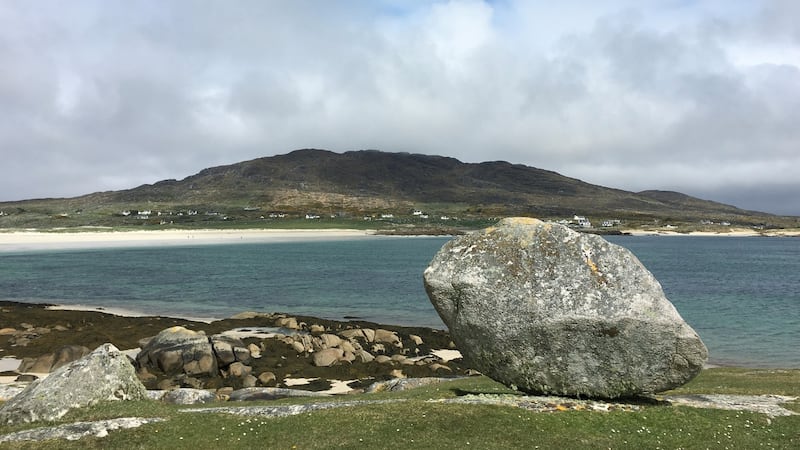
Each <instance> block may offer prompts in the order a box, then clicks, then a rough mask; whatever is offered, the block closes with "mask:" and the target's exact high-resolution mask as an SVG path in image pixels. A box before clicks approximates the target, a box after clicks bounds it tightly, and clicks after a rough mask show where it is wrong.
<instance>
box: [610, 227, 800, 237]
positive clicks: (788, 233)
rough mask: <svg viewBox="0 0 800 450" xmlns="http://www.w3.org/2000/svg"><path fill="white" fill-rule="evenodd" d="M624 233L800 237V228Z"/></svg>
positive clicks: (628, 231)
mask: <svg viewBox="0 0 800 450" xmlns="http://www.w3.org/2000/svg"><path fill="white" fill-rule="evenodd" d="M620 231H622V233H625V234H629V235H631V236H709V237H758V236H766V237H800V229H796V228H792V229H783V230H755V229H751V228H730V229H729V230H726V231H690V232H688V233H681V232H678V231H675V230H670V229H664V228H659V229H646V230H642V229H626V230H620Z"/></svg>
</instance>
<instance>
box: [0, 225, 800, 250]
mask: <svg viewBox="0 0 800 450" xmlns="http://www.w3.org/2000/svg"><path fill="white" fill-rule="evenodd" d="M620 231H622V232H623V233H625V234H629V235H632V236H727V237H755V236H770V237H800V229H797V228H794V229H782V230H755V229H751V228H737V227H732V228H730V229H729V230H725V231H692V232H688V233H683V232H678V231H675V230H672V229H667V228H654V229H635V228H632V229H623V230H620ZM368 236H375V231H374V230H353V229H314V230H298V229H246V230H212V229H200V230H148V231H105V230H102V229H98V230H96V231H95V230H92V231H67V230H54V231H36V230H25V231H0V253H1V252H14V251H31V250H76V249H88V248H122V247H146V246H157V247H168V246H186V245H207V244H234V243H262V242H263V243H267V242H293V241H313V240H317V241H322V240H338V239H356V238H364V237H368Z"/></svg>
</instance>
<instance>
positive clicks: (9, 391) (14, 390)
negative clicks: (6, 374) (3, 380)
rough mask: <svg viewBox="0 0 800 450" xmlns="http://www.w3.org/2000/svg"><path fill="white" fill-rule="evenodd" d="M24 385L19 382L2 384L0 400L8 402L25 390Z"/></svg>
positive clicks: (0, 386) (0, 385)
mask: <svg viewBox="0 0 800 450" xmlns="http://www.w3.org/2000/svg"><path fill="white" fill-rule="evenodd" d="M25 387H26V386H24V385H19V384H0V402H7V401H9V400H11V399H12V398H14V397H16V396H17V394H19V393H20V392H22V391H23V390H25Z"/></svg>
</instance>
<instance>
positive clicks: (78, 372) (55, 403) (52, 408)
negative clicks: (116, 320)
mask: <svg viewBox="0 0 800 450" xmlns="http://www.w3.org/2000/svg"><path fill="white" fill-rule="evenodd" d="M145 398H147V391H146V390H145V388H144V385H142V383H141V382H140V381H139V379H138V378H137V377H136V372H135V370H134V368H133V365H132V364H131V363H130V361H128V357H127V356H125V355H124V354H123V353H121V352H120V351H119V350H118V349H117V348H116V347H114V346H113V345H111V344H103V345H101V346H100V347H98V348H97V349H96V350H95V351H93V352H92V353H89V354H88V355H86V356H84V357H83V358H81V359H79V360H77V361H73V362H72V363H70V364H68V365H66V366H61V367H59V368H58V369H56V370H55V371H53V372H52V373H51V374H50V375H49V376H48V377H47V378H44V379H40V380H36V381H34V382H33V383H31V384H30V385H29V386H28V387H27V388H26V389H25V390H24V391H22V392H21V393H19V394H18V395H17V396H16V397H14V398H12V399H11V400H9V401H8V402H7V403H5V404H4V405H3V407H2V408H0V423H1V424H14V423H24V422H36V421H40V420H44V421H53V420H56V419H58V418H60V417H62V416H63V415H64V414H66V413H67V412H68V411H69V410H71V409H73V408H83V407H86V406H92V405H95V404H97V403H99V402H101V401H106V400H142V399H145Z"/></svg>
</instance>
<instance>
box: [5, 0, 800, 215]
mask: <svg viewBox="0 0 800 450" xmlns="http://www.w3.org/2000/svg"><path fill="white" fill-rule="evenodd" d="M583 4H585V3H581V4H579V3H577V2H567V4H566V6H563V7H562V6H559V5H555V4H554V5H551V6H549V7H548V9H547V10H541V9H537V7H535V6H533V5H532V4H531V3H528V2H521V3H517V2H513V1H509V2H493V3H483V2H478V1H474V2H437V3H429V2H398V1H395V0H392V1H381V2H357V1H352V2H351V1H346V2H306V1H300V2H273V1H245V0H242V1H237V2H216V1H208V2H197V1H173V2H159V1H144V2H134V3H130V2H122V1H113V0H108V1H105V0H104V1H100V0H98V1H78V2H74V3H72V4H71V5H70V6H69V7H66V6H64V3H63V2H58V1H44V0H36V1H32V2H15V3H3V4H0V24H2V25H3V26H2V27H0V67H4V68H6V67H12V68H13V70H3V71H0V114H2V117H3V120H2V121H0V152H2V155H3V159H4V160H11V161H13V162H9V163H5V164H3V171H4V172H13V173H12V174H6V175H5V177H3V178H2V179H0V199H3V200H10V199H16V198H21V197H33V196H60V195H78V194H83V193H88V192H91V191H95V190H102V189H119V188H126V187H132V186H135V185H138V184H141V183H145V182H154V181H157V180H159V179H162V178H182V177H185V176H187V175H190V174H192V173H194V172H196V171H198V170H200V169H202V168H204V167H208V166H212V165H217V164H223V163H232V162H236V161H240V160H244V159H250V158H255V157H259V156H267V155H271V154H275V153H283V152H287V151H290V150H292V149H295V148H301V147H322V148H329V149H331V150H337V151H344V150H351V149H359V148H379V149H382V150H387V151H416V152H424V153H437V154H445V155H449V156H454V157H457V158H459V159H462V160H465V161H482V160H487V159H505V160H509V161H512V162H519V163H524V164H530V165H534V166H537V167H542V168H546V169H552V170H558V171H560V172H562V173H563V174H565V175H568V176H575V177H580V178H584V179H586V180H587V181H590V182H595V183H600V184H605V185H608V186H614V187H621V188H626V189H633V190H639V189H658V188H675V189H676V190H681V191H684V192H687V193H693V192H696V193H710V194H714V195H717V194H720V195H722V193H724V192H736V195H741V198H742V201H743V202H744V201H749V200H746V199H748V198H750V197H748V194H747V192H749V190H748V189H750V188H751V187H752V186H769V188H770V190H774V191H775V192H776V196H778V195H783V194H780V193H781V192H787V189H792V188H793V183H795V182H796V181H792V180H786V182H785V183H773V184H765V181H768V180H770V179H771V178H775V174H780V176H781V177H785V176H786V175H785V170H784V169H781V168H780V167H778V165H780V164H787V163H788V164H796V163H800V162H799V161H797V158H798V157H797V156H795V153H796V148H797V144H798V142H800V131H798V130H797V127H796V126H795V125H794V123H793V122H794V120H793V118H795V117H798V116H800V114H798V113H800V74H799V72H798V71H799V70H800V69H799V67H800V63H797V62H792V61H791V60H787V61H785V62H784V63H783V64H777V63H775V62H774V61H769V62H766V63H765V62H763V61H762V63H761V64H749V63H742V62H741V61H740V60H737V59H736V58H734V56H735V55H734V53H733V50H732V49H734V48H739V47H736V46H740V45H742V43H744V44H746V45H744V47H741V48H744V49H745V50H744V51H747V48H748V46H755V47H759V46H762V45H763V46H772V45H786V44H785V43H786V42H788V41H790V40H791V39H793V36H796V31H797V25H796V24H794V23H792V22H791V21H786V20H784V19H783V17H788V16H791V13H792V11H793V9H794V8H796V6H795V3H794V2H780V1H773V2H766V3H765V5H766V6H765V8H763V10H762V11H760V12H759V11H755V12H753V10H752V9H751V10H747V11H745V12H744V13H742V14H740V15H736V14H734V13H733V12H730V11H733V10H734V9H735V8H723V9H721V10H717V12H716V13H712V14H706V13H705V12H703V13H701V12H699V11H701V10H700V9H698V10H696V11H698V12H695V13H694V15H688V16H686V15H684V14H685V13H684V12H683V11H685V10H682V9H670V10H668V11H662V10H656V9H653V8H650V7H646V6H642V5H641V4H640V3H638V2H625V1H620V2H610V3H606V4H603V5H600V4H599V3H598V4H592V5H591V6H590V7H583V6H581V5H583ZM712 6H713V5H712ZM659 7H661V6H659ZM688 7H689V8H691V7H692V6H691V5H689V6H688ZM631 8H634V9H631ZM635 8H639V12H636V9H635ZM748 8H751V7H750V6H748ZM712 9H713V8H712ZM729 10H730V11H729ZM662 13H664V14H662ZM665 13H669V14H672V16H669V17H670V18H669V20H667V19H666V18H665V17H667V16H668V15H669V14H665ZM573 19H574V20H573ZM767 28H770V29H771V31H767ZM738 55H739V56H741V52H740V54H738ZM745 56H747V55H745ZM754 58H755V57H754ZM755 59H756V60H757V58H755ZM43 161H45V162H52V164H42V162H43ZM795 167H796V166H795ZM743 168H744V169H743ZM747 168H751V169H752V170H750V171H748V169H747ZM23 174H24V175H23ZM765 189H766V188H765ZM722 198H723V197H720V199H722ZM724 198H725V199H728V198H731V197H730V196H729V195H726V196H724ZM732 200H733V201H731V203H734V204H736V201H735V200H736V197H734V198H732ZM784 203H785V202H784ZM765 204H766V203H765ZM776 207H779V206H776ZM776 211H777V210H776ZM797 213H800V210H797Z"/></svg>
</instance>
